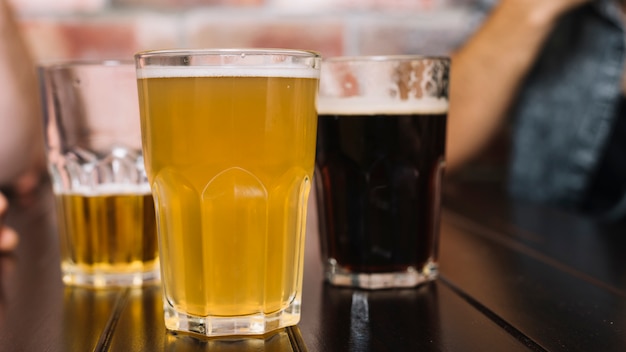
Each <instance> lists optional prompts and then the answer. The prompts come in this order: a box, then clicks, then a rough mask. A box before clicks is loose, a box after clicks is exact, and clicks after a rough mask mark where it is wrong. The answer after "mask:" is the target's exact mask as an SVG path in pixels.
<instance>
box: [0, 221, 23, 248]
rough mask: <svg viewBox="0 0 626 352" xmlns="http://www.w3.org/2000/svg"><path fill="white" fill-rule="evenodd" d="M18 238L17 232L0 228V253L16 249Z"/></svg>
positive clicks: (8, 228)
mask: <svg viewBox="0 0 626 352" xmlns="http://www.w3.org/2000/svg"><path fill="white" fill-rule="evenodd" d="M18 243H19V237H18V236H17V232H15V230H13V229H12V228H10V227H7V226H4V227H0V253H1V252H10V251H12V250H14V249H15V247H17V244H18Z"/></svg>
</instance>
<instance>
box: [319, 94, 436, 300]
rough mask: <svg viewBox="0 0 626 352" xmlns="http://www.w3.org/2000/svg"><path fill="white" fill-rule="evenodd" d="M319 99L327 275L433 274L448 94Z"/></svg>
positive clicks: (339, 279)
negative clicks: (442, 97) (396, 99)
mask: <svg viewBox="0 0 626 352" xmlns="http://www.w3.org/2000/svg"><path fill="white" fill-rule="evenodd" d="M319 106H320V107H319V109H320V112H319V114H320V115H319V125H318V140H317V159H316V168H317V171H316V190H317V201H318V208H319V209H318V214H319V215H318V216H319V219H320V238H321V239H322V242H321V251H322V257H323V259H324V265H326V269H325V271H326V273H327V279H328V280H329V281H330V282H331V283H333V284H335V285H339V286H353V285H359V286H362V287H366V288H384V287H385V286H386V285H388V284H389V283H390V282H393V285H394V286H396V287H397V286H407V287H410V286H415V285H416V284H418V283H419V282H423V281H427V280H429V279H430V278H432V277H434V275H436V265H435V262H436V253H437V250H436V249H437V248H436V247H437V238H438V236H437V233H438V230H439V229H438V226H439V216H440V215H439V208H440V206H439V202H440V200H439V194H440V187H441V179H442V175H443V169H444V154H445V133H446V118H447V102H446V103H443V102H439V101H437V100H433V101H429V100H425V101H419V100H418V101H415V102H406V103H404V104H403V103H391V104H388V105H387V106H385V105H383V106H376V107H372V106H369V104H368V102H365V101H361V102H359V101H353V102H351V101H350V99H343V100H341V104H340V105H333V104H325V103H324V102H322V100H320V104H319ZM355 280H358V281H359V282H360V283H359V284H355Z"/></svg>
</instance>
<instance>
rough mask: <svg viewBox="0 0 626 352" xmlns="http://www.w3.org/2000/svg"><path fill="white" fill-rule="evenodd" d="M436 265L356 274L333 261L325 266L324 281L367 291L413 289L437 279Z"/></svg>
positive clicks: (427, 264) (429, 263)
mask: <svg viewBox="0 0 626 352" xmlns="http://www.w3.org/2000/svg"><path fill="white" fill-rule="evenodd" d="M437 274H438V267H437V263H435V262H434V261H432V260H430V261H428V262H427V263H426V265H424V267H423V268H422V269H421V270H418V269H416V268H414V267H409V268H408V269H407V270H405V271H399V272H387V273H357V272H353V271H350V270H348V269H346V268H343V267H341V266H339V265H337V264H336V263H333V260H331V261H330V263H329V264H327V265H326V272H325V276H326V281H328V282H329V283H330V284H332V285H334V286H343V287H355V288H363V289H368V290H379V289H389V288H407V287H415V286H418V285H420V284H422V283H425V282H428V281H432V280H434V279H436V278H437Z"/></svg>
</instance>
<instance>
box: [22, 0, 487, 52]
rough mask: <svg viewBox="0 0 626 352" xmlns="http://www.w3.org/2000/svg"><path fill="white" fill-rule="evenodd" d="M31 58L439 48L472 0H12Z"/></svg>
mask: <svg viewBox="0 0 626 352" xmlns="http://www.w3.org/2000/svg"><path fill="white" fill-rule="evenodd" d="M11 1H12V4H13V6H14V8H15V9H16V11H17V13H18V19H19V21H20V25H21V26H22V27H23V30H24V33H25V34H26V36H27V39H28V41H29V44H30V45H31V49H32V51H33V53H34V55H35V58H36V59H37V60H38V61H49V60H59V59H102V58H106V59H122V58H131V57H132V55H133V54H134V53H135V52H137V51H140V50H146V49H164V48H199V47H281V48H298V49H311V50H316V51H319V52H321V53H322V55H323V56H336V55H357V54H404V53H411V54H416V53H419V54H433V55H441V54H447V53H449V52H450V50H452V49H453V48H454V47H455V46H457V45H458V44H459V43H460V42H462V41H463V39H464V38H465V37H466V36H467V35H468V34H469V32H470V31H471V30H472V28H473V27H474V24H475V23H476V19H475V17H476V16H477V15H476V14H475V11H473V8H474V7H475V6H476V4H475V3H476V2H477V1H476V0H54V1H51V0H11Z"/></svg>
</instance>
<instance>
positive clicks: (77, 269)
mask: <svg viewBox="0 0 626 352" xmlns="http://www.w3.org/2000/svg"><path fill="white" fill-rule="evenodd" d="M109 186H111V185H101V186H99V188H96V189H95V190H89V191H85V192H72V193H64V192H61V193H57V194H56V195H55V198H56V205H57V214H58V222H59V229H60V231H59V232H60V241H61V267H62V269H63V270H62V271H63V281H64V282H65V283H67V284H75V285H88V286H96V287H97V286H104V285H105V283H106V285H115V284H116V280H118V279H119V280H122V281H123V282H133V277H135V276H136V278H135V279H136V280H138V281H137V282H138V283H140V281H143V280H146V279H149V277H147V276H150V275H151V273H154V275H158V265H159V261H158V246H157V234H156V219H155V212H154V203H153V200H152V196H151V194H150V189H149V188H148V187H142V186H131V187H132V189H129V188H128V186H120V187H116V186H112V187H109ZM146 275H147V276H146ZM85 280H90V281H89V282H87V281H85ZM122 281H121V282H122Z"/></svg>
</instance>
